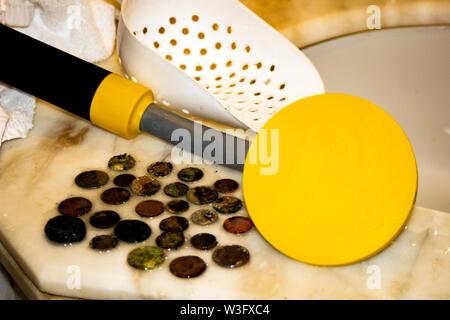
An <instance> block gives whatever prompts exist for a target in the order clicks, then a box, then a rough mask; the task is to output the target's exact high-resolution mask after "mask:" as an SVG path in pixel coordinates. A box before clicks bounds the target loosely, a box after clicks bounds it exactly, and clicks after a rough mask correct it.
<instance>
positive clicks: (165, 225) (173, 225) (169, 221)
mask: <svg viewBox="0 0 450 320" xmlns="http://www.w3.org/2000/svg"><path fill="white" fill-rule="evenodd" d="M188 227H189V221H188V220H187V219H186V218H183V217H176V216H173V217H169V218H165V219H163V220H161V222H160V223H159V228H160V229H161V230H162V231H172V232H181V231H184V230H186V229H187V228H188Z"/></svg>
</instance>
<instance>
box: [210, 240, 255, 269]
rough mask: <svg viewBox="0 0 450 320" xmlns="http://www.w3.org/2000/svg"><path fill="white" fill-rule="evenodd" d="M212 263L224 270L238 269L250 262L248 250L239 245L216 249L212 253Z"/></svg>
mask: <svg viewBox="0 0 450 320" xmlns="http://www.w3.org/2000/svg"><path fill="white" fill-rule="evenodd" d="M212 258H213V261H214V262H215V263H217V264H218V265H220V266H222V267H226V268H230V269H231V268H238V267H241V266H243V265H244V264H246V263H247V262H248V261H249V260H250V253H249V252H248V250H247V249H246V248H244V247H242V246H239V245H231V246H222V247H218V248H217V249H216V250H214V252H213V256H212Z"/></svg>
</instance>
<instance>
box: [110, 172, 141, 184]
mask: <svg viewBox="0 0 450 320" xmlns="http://www.w3.org/2000/svg"><path fill="white" fill-rule="evenodd" d="M134 179H136V177H135V176H133V175H132V174H128V173H124V174H119V175H118V176H117V177H115V178H114V184H115V185H116V186H119V187H123V188H126V187H129V186H130V185H131V183H132V182H133V181H134Z"/></svg>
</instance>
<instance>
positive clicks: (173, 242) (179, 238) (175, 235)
mask: <svg viewBox="0 0 450 320" xmlns="http://www.w3.org/2000/svg"><path fill="white" fill-rule="evenodd" d="M183 243H184V235H183V232H171V231H166V232H163V233H161V234H160V235H159V236H158V237H157V238H156V244H157V245H158V247H160V248H163V249H177V248H179V247H180V246H181V245H182V244H183Z"/></svg>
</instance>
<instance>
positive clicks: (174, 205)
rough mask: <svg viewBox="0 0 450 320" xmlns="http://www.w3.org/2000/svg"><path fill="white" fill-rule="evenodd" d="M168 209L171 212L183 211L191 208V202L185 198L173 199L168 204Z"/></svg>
mask: <svg viewBox="0 0 450 320" xmlns="http://www.w3.org/2000/svg"><path fill="white" fill-rule="evenodd" d="M166 209H167V211H169V212H170V213H175V214H177V213H183V212H185V211H187V210H188V209H189V203H188V202H187V201H184V200H172V201H169V202H168V203H167V204H166Z"/></svg>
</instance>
